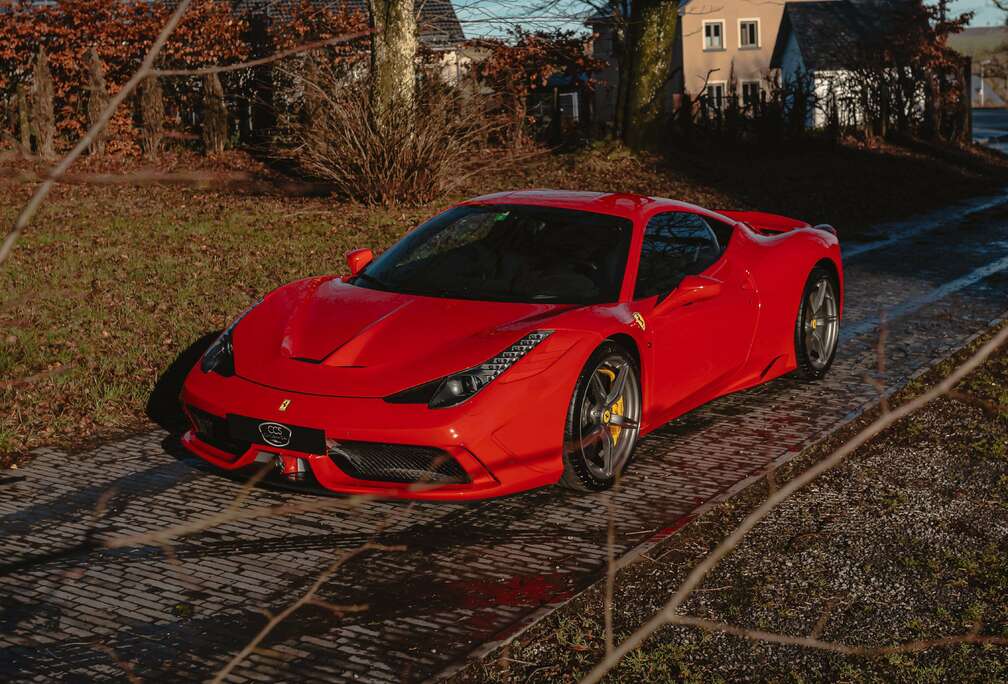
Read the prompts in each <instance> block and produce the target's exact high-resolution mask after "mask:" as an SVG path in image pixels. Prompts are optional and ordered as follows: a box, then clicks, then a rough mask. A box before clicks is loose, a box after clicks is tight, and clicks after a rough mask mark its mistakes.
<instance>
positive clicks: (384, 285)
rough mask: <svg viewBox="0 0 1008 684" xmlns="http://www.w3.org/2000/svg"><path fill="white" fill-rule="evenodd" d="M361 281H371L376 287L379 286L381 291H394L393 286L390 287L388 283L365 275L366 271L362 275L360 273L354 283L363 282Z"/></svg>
mask: <svg viewBox="0 0 1008 684" xmlns="http://www.w3.org/2000/svg"><path fill="white" fill-rule="evenodd" d="M361 279H363V280H369V281H371V282H372V283H374V284H375V285H377V286H378V288H379V289H381V290H386V291H390V290H391V289H392V286H391V285H389V284H388V283H386V282H385V281H384V280H382V279H381V278H375V277H374V276H373V275H370V274H368V273H365V272H364V271H361V272H360V273H358V274H357V275H355V276H354V282H355V283H356V282H357V281H358V280H361Z"/></svg>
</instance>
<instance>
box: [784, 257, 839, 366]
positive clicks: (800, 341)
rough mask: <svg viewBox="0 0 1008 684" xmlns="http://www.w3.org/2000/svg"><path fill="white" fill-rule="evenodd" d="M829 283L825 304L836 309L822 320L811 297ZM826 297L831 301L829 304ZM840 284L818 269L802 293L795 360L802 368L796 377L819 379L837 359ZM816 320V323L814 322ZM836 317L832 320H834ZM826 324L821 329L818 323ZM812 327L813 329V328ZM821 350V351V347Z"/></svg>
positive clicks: (796, 325)
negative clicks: (813, 307) (827, 327)
mask: <svg viewBox="0 0 1008 684" xmlns="http://www.w3.org/2000/svg"><path fill="white" fill-rule="evenodd" d="M824 283H825V284H826V294H825V296H824V299H823V305H824V306H825V307H826V308H827V309H828V308H829V307H830V306H832V315H831V316H830V315H825V316H822V317H818V316H817V315H816V314H817V313H819V312H816V311H812V310H811V306H812V304H813V302H812V301H810V297H812V296H813V294H814V293H818V292H819V289H820V287H823V284H824ZM826 297H828V298H831V301H826V299H825V298H826ZM839 307H840V284H839V283H838V282H837V278H836V275H834V273H833V272H832V271H831V270H830V269H828V268H826V267H824V266H821V265H820V266H816V267H815V268H813V269H812V272H811V273H810V274H809V277H808V280H806V281H805V288H804V290H802V298H801V304H800V306H799V307H798V317H797V319H796V320H795V329H794V345H795V358H796V359H797V363H798V367H797V370H796V371H795V374H796V375H797V376H798V377H800V378H803V379H805V380H819V379H821V378H822V377H823V376H824V375H826V373H827V372H828V371H829V369H830V367H831V366H832V365H833V360H834V359H835V358H836V352H837V347H838V346H839V344H838V343H839V334H840V319H839V311H840V309H839ZM810 318H812V319H814V321H810V320H809V319H810ZM831 318H832V320H830V319H831ZM820 320H821V321H825V323H823V324H819V325H823V328H817V323H816V322H818V321H820ZM830 324H832V326H833V327H832V328H830V329H829V331H828V332H825V333H824V335H823V334H820V333H822V332H823V330H825V326H826V325H830ZM810 325H811V327H810ZM817 347H818V348H817Z"/></svg>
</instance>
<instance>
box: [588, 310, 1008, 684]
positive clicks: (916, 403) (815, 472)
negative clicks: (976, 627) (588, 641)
mask: <svg viewBox="0 0 1008 684" xmlns="http://www.w3.org/2000/svg"><path fill="white" fill-rule="evenodd" d="M1006 341H1008V326H1005V327H1003V328H1001V330H1000V331H999V332H998V333H997V334H996V335H994V337H992V338H991V339H990V341H988V342H987V343H986V344H984V345H983V346H982V347H981V348H980V349H979V350H978V351H977V352H976V353H975V354H974V355H973V356H971V357H970V358H969V359H968V360H967V361H965V362H964V363H963V364H962V365H960V366H959V367H958V368H956V369H955V370H954V371H953V372H952V373H951V374H950V375H949V376H948V377H946V378H945V379H944V380H942V381H941V382H940V383H939V384H938V385H936V386H935V387H933V388H931V389H930V390H928V391H927V392H925V393H924V394H922V395H920V396H919V397H916V398H915V399H912V400H910V401H908V402H907V403H905V404H903V405H902V406H900V407H899V408H896V409H893V410H892V411H890V412H889V413H885V414H883V415H881V416H880V417H879V418H877V419H876V420H875V421H873V422H872V423H871V424H870V425H868V426H867V427H865V428H864V429H863V430H861V431H860V432H859V433H858V434H857V435H856V436H854V437H853V438H852V439H851V440H850V441H848V442H846V443H845V444H843V445H842V446H841V447H840V448H839V449H837V450H836V451H835V452H833V454H831V455H830V456H829V457H828V458H826V459H823V460H822V461H820V462H819V463H817V464H816V465H814V466H812V467H811V468H809V469H808V470H806V471H805V472H803V473H802V474H801V475H799V476H798V477H795V478H794V479H792V480H790V481H789V482H788V483H787V484H785V485H783V486H782V487H781V488H780V489H778V490H777V491H776V492H774V493H773V494H771V495H769V496H768V497H767V498H766V500H764V501H763V503H762V504H761V505H760V506H759V507H758V508H757V509H756V510H755V511H753V512H752V513H750V514H749V515H748V516H746V518H745V520H743V521H742V522H741V523H740V524H739V526H738V527H736V528H735V530H734V531H732V533H731V534H730V535H728V537H727V538H725V539H724V541H722V542H721V543H720V544H719V545H718V546H717V548H715V549H714V550H713V551H712V552H711V553H709V554H708V555H707V556H706V557H705V558H704V560H703V561H702V562H701V563H700V564H699V565H697V566H696V567H694V568H693V570H692V571H691V572H690V574H689V575H688V576H687V577H686V580H685V581H684V582H683V583H682V585H680V587H679V589H678V590H677V591H676V593H675V595H674V596H673V597H672V599H671V600H669V602H668V603H666V604H665V606H664V608H662V610H661V611H659V612H658V613H657V614H656V615H654V616H653V617H652V618H651V619H650V620H648V621H647V622H646V623H644V624H643V625H641V626H640V627H639V628H638V629H637V630H636V631H635V632H634V633H633V634H631V635H630V636H629V637H627V639H626V640H625V641H623V642H622V643H621V644H620V645H619V646H618V647H617V648H616V649H615V650H614V651H613V652H612V653H610V654H608V655H607V656H606V657H605V658H604V659H603V660H602V662H600V663H599V664H598V665H596V666H595V668H593V669H592V671H591V672H589V673H588V674H587V675H586V676H585V678H584V679H583V680H582V682H584V683H587V684H593V683H594V682H598V681H599V680H601V679H602V677H604V676H605V674H606V673H607V672H609V670H610V669H612V668H613V667H614V666H615V665H616V664H617V663H619V661H620V660H622V659H623V657H624V656H625V655H626V654H627V653H629V652H630V651H632V650H634V649H636V648H637V647H638V646H640V645H641V644H642V643H643V642H644V640H645V639H646V638H647V637H648V636H650V635H651V634H653V633H654V632H655V630H657V629H658V628H660V627H662V626H663V625H666V624H669V623H673V622H679V623H681V624H686V623H684V622H683V621H684V620H699V618H684V617H683V616H680V615H678V613H677V611H678V610H679V607H680V606H681V605H682V604H683V602H684V601H685V600H686V599H687V598H688V597H689V595H690V594H691V593H693V591H694V590H695V589H696V588H697V587H698V586H699V585H700V583H701V582H703V580H704V579H705V578H706V577H707V575H708V574H709V573H710V572H711V570H713V569H714V567H715V566H716V565H717V564H718V563H719V562H720V561H721V559H722V558H724V557H725V556H726V555H728V553H730V552H731V551H732V550H733V549H734V548H735V547H736V546H738V544H739V543H740V542H741V541H742V539H743V538H744V537H745V535H746V534H748V533H749V531H750V530H752V528H753V527H755V526H756V524H757V523H759V522H760V521H762V520H763V519H764V518H766V517H767V516H768V515H769V514H770V512H771V511H773V510H774V509H775V508H776V507H777V506H778V505H780V504H781V503H782V502H783V501H785V500H786V499H787V498H788V497H790V496H791V495H792V494H794V493H795V492H796V491H798V490H799V489H801V488H802V487H804V486H805V485H807V484H808V483H810V482H812V481H813V480H815V479H816V478H817V477H819V476H820V475H822V474H823V473H825V472H826V471H827V470H830V469H831V468H833V467H835V466H836V465H838V464H840V463H841V462H842V461H843V460H844V459H845V458H847V457H848V456H849V455H850V454H852V453H853V452H854V451H855V450H856V449H858V448H859V447H861V446H862V445H864V444H865V443H866V442H867V441H868V440H870V439H871V438H872V437H874V436H875V435H877V434H878V433H879V432H881V431H882V430H885V429H886V428H888V427H890V426H892V425H894V424H895V423H896V422H897V421H899V420H900V419H902V418H905V417H906V416H908V415H910V414H912V413H913V412H914V411H917V410H918V409H920V408H922V407H923V406H925V405H927V404H928V403H930V402H931V401H933V400H934V399H936V398H938V397H940V396H942V395H944V394H946V393H948V392H949V391H951V390H952V389H953V388H954V387H955V386H956V385H957V384H958V383H959V382H960V381H961V380H962V379H963V378H965V377H966V376H967V375H969V374H970V373H971V372H973V371H974V370H976V369H977V368H978V367H979V366H980V365H981V364H982V363H983V362H984V361H985V360H987V358H988V357H989V356H990V355H991V354H992V353H993V352H994V351H995V350H997V349H998V348H999V347H1000V346H1001V345H1002V344H1004V343H1005V342H1006ZM727 627H730V626H727ZM731 629H736V630H739V629H741V628H737V627H732V628H731ZM725 631H727V630H725ZM742 631H746V630H742ZM782 638H787V639H797V640H798V641H796V642H795V643H798V645H810V644H808V643H806V642H812V643H820V642H817V640H814V639H813V640H809V639H805V638H804V637H782ZM979 638H980V637H976V636H975V635H973V637H970V638H967V637H948V638H946V639H944V640H936V641H931V642H920V643H923V644H930V646H920V647H917V650H922V649H923V648H924V647H928V648H929V647H931V646H941V645H947V644H950V643H963V642H968V643H977V640H978V639H979ZM955 640H958V641H955ZM1002 641H1004V639H1002ZM990 643H999V642H996V641H991V642H990ZM888 648H891V649H897V650H895V651H887V652H901V651H899V649H904V650H905V649H907V648H908V646H907V645H904V646H894V647H888Z"/></svg>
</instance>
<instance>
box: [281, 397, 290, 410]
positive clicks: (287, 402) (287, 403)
mask: <svg viewBox="0 0 1008 684" xmlns="http://www.w3.org/2000/svg"><path fill="white" fill-rule="evenodd" d="M288 406H290V399H284V400H283V401H281V402H280V410H281V411H286V410H287V407H288Z"/></svg>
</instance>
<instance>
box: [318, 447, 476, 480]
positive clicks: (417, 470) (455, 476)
mask: <svg viewBox="0 0 1008 684" xmlns="http://www.w3.org/2000/svg"><path fill="white" fill-rule="evenodd" d="M329 458H331V459H332V460H333V462H334V463H335V464H336V465H337V466H339V467H340V469H341V470H342V471H343V472H345V473H346V474H347V475H349V476H350V477H354V478H357V479H358V480H371V481H378V482H418V483H423V482H429V483H431V484H464V483H466V482H469V476H468V475H466V472H465V470H464V469H463V468H462V466H461V465H459V462H458V461H456V460H455V459H454V458H452V457H451V456H450V455H449V454H448V453H447V452H445V451H442V450H441V449H435V448H433V447H422V446H409V445H403V444H380V443H377V442H334V441H331V440H330V442H329Z"/></svg>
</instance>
